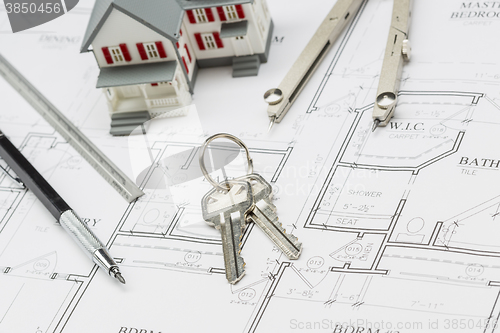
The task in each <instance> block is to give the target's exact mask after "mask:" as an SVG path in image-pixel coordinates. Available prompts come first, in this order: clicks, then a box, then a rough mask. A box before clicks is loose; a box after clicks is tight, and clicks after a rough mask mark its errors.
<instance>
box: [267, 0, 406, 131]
mask: <svg viewBox="0 0 500 333" xmlns="http://www.w3.org/2000/svg"><path fill="white" fill-rule="evenodd" d="M362 2H363V1H362V0H337V3H335V6H333V8H332V10H331V11H330V12H329V13H328V15H327V16H326V18H325V19H324V20H323V22H322V23H321V25H320V26H319V28H318V30H316V32H315V33H314V35H313V37H312V38H311V40H310V41H309V43H308V44H307V46H306V47H305V49H304V50H303V51H302V53H301V54H300V55H299V57H298V59H297V60H296V61H295V63H294V64H293V66H292V68H291V69H290V71H289V72H288V73H287V74H286V76H285V78H284V79H283V81H281V83H280V85H279V87H278V88H273V89H269V90H268V91H266V93H265V94H264V100H265V101H266V102H267V103H268V104H269V107H268V108H267V115H268V116H269V119H270V124H269V130H270V129H271V128H272V126H273V125H274V123H279V122H280V121H281V120H282V119H283V117H284V116H285V115H286V113H287V112H288V110H289V109H290V107H291V106H292V104H293V103H294V102H295V100H296V99H297V96H298V95H299V94H300V92H301V91H302V89H304V86H305V85H306V83H307V82H308V81H309V79H310V78H311V76H312V74H313V73H314V71H315V70H316V69H317V67H318V65H319V63H320V62H321V60H323V58H324V57H325V55H326V53H327V52H328V50H329V49H330V48H331V46H332V45H333V43H334V42H335V40H336V39H337V38H338V36H339V35H340V33H341V32H342V30H343V29H344V27H345V26H346V25H347V23H348V22H349V19H350V18H351V17H353V16H355V13H356V12H357V10H358V9H359V8H360V6H361V4H362ZM411 2H412V0H394V4H393V9H392V19H391V27H390V31H389V37H388V39H387V46H386V50H385V54H384V61H383V64H382V72H381V74H380V79H379V86H378V89H377V98H376V100H375V106H374V109H373V128H372V130H375V128H377V126H386V125H387V123H388V122H389V120H390V119H391V117H392V116H393V114H394V109H395V107H396V102H397V95H398V89H399V84H400V81H401V74H402V70H403V61H404V60H409V58H410V43H409V41H408V39H407V37H408V28H409V24H410V17H411Z"/></svg>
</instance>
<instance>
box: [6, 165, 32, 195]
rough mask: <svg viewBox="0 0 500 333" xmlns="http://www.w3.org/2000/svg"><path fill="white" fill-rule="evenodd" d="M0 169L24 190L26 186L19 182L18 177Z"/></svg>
mask: <svg viewBox="0 0 500 333" xmlns="http://www.w3.org/2000/svg"><path fill="white" fill-rule="evenodd" d="M0 169H1V170H2V171H3V172H4V173H5V174H6V175H7V176H8V177H9V178H10V179H12V180H13V181H15V182H16V183H18V184H19V185H21V186H22V187H23V189H25V188H26V185H24V183H23V182H22V181H21V179H19V177H14V176H12V175H11V174H10V173H9V172H8V171H7V169H5V168H4V167H3V166H1V165H0Z"/></svg>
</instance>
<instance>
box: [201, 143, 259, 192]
mask: <svg viewBox="0 0 500 333" xmlns="http://www.w3.org/2000/svg"><path fill="white" fill-rule="evenodd" d="M219 138H224V139H229V140H231V141H233V142H234V143H236V144H237V145H238V146H240V147H241V148H243V149H245V153H246V154H247V162H248V169H247V173H248V174H251V173H253V161H252V158H251V157H250V152H249V151H248V148H247V146H246V145H245V144H244V143H243V141H241V140H240V139H238V138H237V137H235V136H234V135H231V134H228V133H218V134H214V135H212V136H211V137H209V138H208V139H207V140H205V143H204V144H203V145H202V146H201V150H200V168H201V172H202V173H203V176H205V178H206V179H207V180H208V182H209V183H210V184H212V185H213V186H214V187H215V188H216V189H217V190H219V191H227V190H230V189H231V188H230V187H229V184H228V183H226V187H225V188H224V187H222V186H220V185H219V184H218V183H217V182H216V181H215V180H214V179H213V178H212V177H210V174H209V173H208V171H207V168H206V167H205V159H204V157H205V150H206V149H207V147H208V144H209V143H210V142H212V141H214V140H215V139H219Z"/></svg>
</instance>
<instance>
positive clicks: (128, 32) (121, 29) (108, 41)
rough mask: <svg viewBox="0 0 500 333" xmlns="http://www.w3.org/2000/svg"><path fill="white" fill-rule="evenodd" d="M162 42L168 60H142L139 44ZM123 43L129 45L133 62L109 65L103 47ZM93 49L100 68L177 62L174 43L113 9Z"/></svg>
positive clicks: (95, 40)
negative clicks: (138, 48)
mask: <svg viewBox="0 0 500 333" xmlns="http://www.w3.org/2000/svg"><path fill="white" fill-rule="evenodd" d="M157 41H161V42H162V43H163V47H164V48H165V51H166V53H167V57H166V58H157V59H149V60H142V59H141V56H140V54H139V51H138V50H137V46H136V44H137V43H149V42H157ZM121 43H125V44H127V48H128V50H129V52H130V55H131V57H132V60H131V61H125V62H122V63H113V64H108V63H107V62H106V59H105V58H104V54H103V52H102V49H101V48H102V47H112V46H118V45H119V44H121ZM92 48H93V51H94V54H95V57H96V59H97V63H98V64H99V67H101V68H102V67H110V66H122V65H137V64H146V63H151V62H157V61H169V60H176V59H177V57H176V53H175V51H174V45H173V44H172V42H171V41H170V40H169V39H167V38H165V37H163V36H161V35H160V34H158V33H156V32H155V31H153V30H151V29H150V28H148V27H146V26H145V25H143V24H141V23H139V22H137V21H136V20H134V19H133V18H131V17H129V16H128V15H126V14H124V13H122V12H121V11H119V10H117V9H115V8H113V10H112V12H111V13H110V15H109V17H108V18H107V20H106V22H104V24H103V26H102V27H101V29H100V30H99V32H98V34H97V36H96V37H95V39H94V40H93V42H92Z"/></svg>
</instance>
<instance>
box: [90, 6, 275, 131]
mask: <svg viewBox="0 0 500 333" xmlns="http://www.w3.org/2000/svg"><path fill="white" fill-rule="evenodd" d="M272 29H273V26H272V20H271V17H270V15H269V11H268V9H267V5H266V2H265V0H145V1H137V0H96V4H95V6H94V9H93V11H92V15H91V17H90V21H89V24H88V27H87V31H86V33H85V37H84V39H83V44H82V48H81V52H88V51H92V52H93V53H94V56H95V58H96V60H97V63H98V65H99V68H100V73H99V78H98V81H97V87H98V88H103V91H104V93H105V95H106V98H107V100H108V104H109V110H110V113H111V119H112V122H111V134H113V135H126V134H129V133H130V132H131V131H132V129H134V128H135V127H136V126H137V125H140V124H142V123H143V122H145V121H147V120H149V119H150V118H152V117H155V116H158V115H164V116H176V115H180V114H182V113H183V112H184V111H182V107H183V106H186V105H188V104H189V103H190V102H191V94H192V93H193V88H194V83H195V81H196V74H197V72H198V70H199V68H204V67H214V66H233V77H239V76H249V75H257V72H258V69H259V66H260V63H262V62H266V61H267V56H268V53H269V47H270V43H271V33H272Z"/></svg>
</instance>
